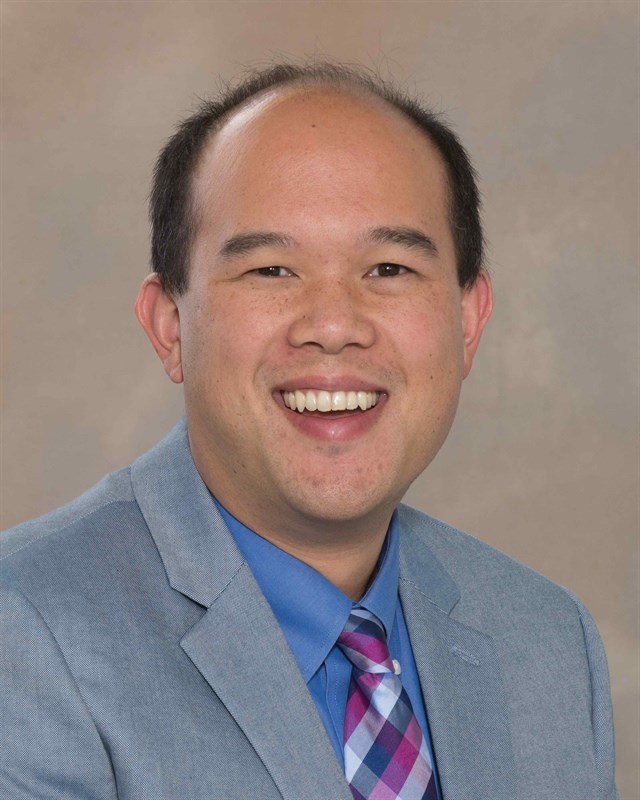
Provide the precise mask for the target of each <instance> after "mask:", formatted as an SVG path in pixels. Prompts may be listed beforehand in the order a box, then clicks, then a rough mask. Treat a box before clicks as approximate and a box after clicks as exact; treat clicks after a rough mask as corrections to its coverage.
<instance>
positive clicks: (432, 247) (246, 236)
mask: <svg viewBox="0 0 640 800" xmlns="http://www.w3.org/2000/svg"><path fill="white" fill-rule="evenodd" d="M362 238H363V241H365V242H373V243H375V244H399V245H402V246H403V247H407V248H410V249H414V250H420V251H421V252H422V253H424V254H425V255H427V256H429V257H433V256H437V255H438V248H437V247H436V243H435V242H434V241H433V239H432V238H431V237H430V236H427V235H426V234H425V233H422V232H421V231H419V230H417V229H415V228H405V227H389V226H382V227H379V228H371V230H369V231H367V232H366V233H365V234H364V236H363V237H362ZM296 244H297V242H296V240H295V239H294V238H293V237H292V236H289V235H288V234H286V233H276V232H271V231H256V232H252V233H240V234H238V235H237V236H232V237H231V238H230V239H227V240H226V241H225V242H224V243H223V244H222V247H221V248H220V251H219V254H220V256H221V257H222V258H233V257H234V256H240V255H246V254H247V253H250V252H251V251H253V250H257V249H258V248H260V247H294V246H295V245H296Z"/></svg>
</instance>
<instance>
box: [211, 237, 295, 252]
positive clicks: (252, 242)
mask: <svg viewBox="0 0 640 800" xmlns="http://www.w3.org/2000/svg"><path fill="white" fill-rule="evenodd" d="M295 244H296V241H295V239H293V237H291V236H288V235H287V234H286V233H270V232H261V231H258V232H256V233H240V234H238V235H237V236H232V237H231V238H230V239H227V240H226V241H225V242H224V243H223V245H222V247H221V248H220V256H222V258H233V257H234V256H240V255H245V254H246V253H250V252H251V251H252V250H257V249H258V248H259V247H293V245H295Z"/></svg>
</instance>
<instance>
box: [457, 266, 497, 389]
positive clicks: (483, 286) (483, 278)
mask: <svg viewBox="0 0 640 800" xmlns="http://www.w3.org/2000/svg"><path fill="white" fill-rule="evenodd" d="M492 310H493V290H492V288H491V279H490V278H489V275H488V273H487V272H486V271H485V270H482V271H481V272H480V274H479V275H478V277H477V279H476V281H475V283H474V284H473V286H471V287H470V288H469V289H465V290H464V291H463V293H462V333H463V337H464V372H463V377H464V378H466V377H467V375H468V374H469V372H471V365H472V364H473V358H474V356H475V354H476V350H477V349H478V345H479V344H480V337H481V336H482V331H483V330H484V326H485V325H486V324H487V321H488V319H489V317H490V316H491V311H492Z"/></svg>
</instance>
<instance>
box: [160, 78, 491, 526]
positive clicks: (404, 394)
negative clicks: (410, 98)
mask: <svg viewBox="0 0 640 800" xmlns="http://www.w3.org/2000/svg"><path fill="white" fill-rule="evenodd" d="M194 198H195V202H196V208H197V219H198V229H197V234H196V237H195V242H194V246H193V250H192V257H191V263H190V268H189V288H188V290H187V291H186V293H185V294H184V295H183V296H182V297H180V298H178V299H177V300H176V303H177V307H178V313H179V337H180V342H179V357H180V360H181V367H182V374H183V375H184V383H185V399H186V408H187V418H188V425H189V435H190V441H191V446H192V450H193V453H194V458H195V461H196V465H197V466H198V469H199V471H200V473H201V474H202V475H203V477H204V479H205V481H206V482H207V484H208V485H209V488H210V489H211V490H212V491H213V493H214V494H216V496H217V497H218V498H219V499H220V501H221V502H222V503H223V504H224V505H225V506H226V507H227V508H229V510H231V511H232V512H233V513H234V514H235V515H236V516H238V517H239V518H240V519H241V520H242V521H243V522H245V523H246V524H248V525H250V526H252V527H255V528H257V529H258V530H259V531H261V532H263V533H264V532H269V531H278V530H280V531H281V532H283V531H285V530H286V531H287V532H288V533H293V534H294V535H295V532H296V531H301V532H302V531H309V530H322V529H323V526H324V527H325V528H326V526H327V524H328V523H329V524H330V525H333V526H334V527H335V523H337V522H342V523H346V524H351V525H354V526H356V527H357V526H358V525H367V524H376V523H377V522H379V520H380V519H383V518H386V519H387V520H388V516H389V515H390V513H391V511H392V509H393V508H394V507H395V505H396V504H397V503H398V501H399V500H400V498H401V497H402V495H403V494H404V492H405V491H406V489H407V487H408V486H409V484H410V483H411V482H412V481H413V480H414V479H415V477H416V476H417V475H418V474H419V473H420V472H421V471H422V470H423V469H424V468H425V467H426V465H427V464H428V463H429V462H430V461H431V460H432V458H433V457H434V456H435V454H436V452H437V451H438V449H439V448H440V446H441V444H442V443H443V441H444V439H445V437H446V435H447V433H448V431H449V428H450V425H451V422H452V420H453V416H454V412H455V408H456V404H457V401H458V395H459V389H460V384H461V381H462V379H463V377H464V375H465V374H466V371H468V369H469V367H470V363H471V357H472V354H473V351H474V350H475V343H471V344H469V343H468V342H465V340H470V339H471V338H472V337H471V335H470V334H469V332H468V328H469V323H468V321H466V320H465V313H466V314H467V316H468V314H469V313H471V315H473V312H465V307H466V305H467V304H470V305H471V304H472V301H473V293H471V295H469V293H463V292H461V290H460V288H459V286H458V282H457V277H456V260H455V253H454V245H453V240H452V236H451V231H450V227H449V221H448V213H447V203H448V194H447V183H446V177H445V169H444V166H443V163H442V161H441V159H440V157H439V155H438V154H437V152H436V150H435V149H434V148H433V146H432V145H431V144H430V143H429V142H428V141H427V140H426V138H425V137H424V135H422V134H421V133H420V132H418V131H417V130H416V129H414V127H413V126H412V125H411V124H410V123H409V122H408V121H406V120H405V119H403V118H402V117H400V116H399V115H398V114H397V113H396V112H395V111H392V110H391V109H388V108H386V107H385V106H383V105H382V104H380V103H379V102H378V101H369V100H363V99H359V98H357V97H355V96H353V95H346V94H338V93H335V92H325V91H314V92H309V91H307V92H300V91H293V92H291V91H290V92H288V93H280V94H275V95H272V96H270V97H268V98H267V99H266V100H263V101H261V102H260V103H257V104H254V105H253V106H251V107H249V108H248V109H246V110H244V111H242V112H240V113H238V114H236V115H235V116H234V117H233V118H232V119H231V120H230V121H229V122H228V123H227V124H226V125H225V126H224V127H223V129H222V130H221V131H220V132H219V133H218V134H216V136H215V138H214V139H213V141H212V143H211V144H210V146H209V147H208V150H207V152H206V153H205V156H204V158H203V160H202V162H201V164H200V165H199V168H198V172H197V176H196V181H195V185H194ZM485 285H486V284H485ZM469 297H471V300H470V299H469ZM470 305H469V307H470ZM476 316H477V314H476ZM327 403H328V404H329V406H331V407H333V408H335V409H337V410H334V411H330V412H323V411H321V410H318V409H319V408H326V407H327ZM354 404H355V405H356V408H353V406H354ZM345 406H347V407H346V408H345ZM314 407H315V408H316V410H313V409H314ZM300 409H302V411H301V410H300ZM385 524H386V523H385ZM274 535H275V534H274Z"/></svg>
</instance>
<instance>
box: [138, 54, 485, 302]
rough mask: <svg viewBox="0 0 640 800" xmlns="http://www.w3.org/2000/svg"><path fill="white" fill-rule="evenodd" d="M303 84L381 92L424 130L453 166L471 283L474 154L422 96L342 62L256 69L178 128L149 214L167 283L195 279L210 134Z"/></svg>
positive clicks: (475, 246)
mask: <svg viewBox="0 0 640 800" xmlns="http://www.w3.org/2000/svg"><path fill="white" fill-rule="evenodd" d="M296 86H298V87H300V88H301V89H304V88H305V87H306V88H312V87H314V86H315V87H322V86H324V87H327V88H332V87H333V88H335V89H342V90H347V91H351V92H354V93H356V94H365V95H366V94H369V95H372V96H374V97H378V98H380V99H381V100H382V101H384V102H385V103H388V104H389V105H390V106H392V107H393V108H396V109H397V110H398V111H399V112H400V113H401V114H403V115H405V116H406V117H407V119H409V120H411V121H412V122H413V123H414V125H415V126H416V127H417V128H418V129H419V130H420V131H422V133H423V134H424V135H425V136H426V137H427V139H428V140H429V141H430V142H431V143H432V144H433V145H434V146H435V148H436V149H437V150H438V152H439V154H440V157H441V158H442V161H443V163H444V165H445V169H446V173H447V182H448V191H449V206H448V214H449V223H450V225H451V232H452V236H453V239H454V243H455V247H456V258H457V271H458V281H459V283H460V286H462V287H468V286H471V285H472V284H473V282H474V281H475V279H476V278H477V276H478V275H479V273H480V270H481V269H482V265H483V235H482V224H481V220H480V194H479V192H478V188H477V184H476V174H475V171H474V168H473V166H472V164H471V161H470V159H469V156H468V155H467V152H466V150H465V149H464V147H463V146H462V144H461V143H460V141H459V140H458V138H457V137H456V135H455V134H454V132H453V131H452V129H451V127H450V126H449V125H447V124H446V122H444V120H443V119H442V118H441V117H440V116H439V115H437V114H436V113H435V112H433V111H432V110H430V109H428V108H426V107H425V106H424V105H422V104H420V102H419V101H418V100H417V99H416V98H413V97H411V96H409V95H408V94H406V93H405V92H403V91H402V90H401V89H400V88H399V87H397V86H394V85H392V84H390V83H388V82H385V81H384V80H382V79H381V78H378V77H377V76H376V75H375V74H373V73H370V72H367V71H365V70H364V69H362V68H355V67H351V66H349V67H348V66H345V65H341V64H335V63H319V64H312V65H307V66H300V65H294V64H279V65H276V66H273V67H270V68H268V69H264V70H260V71H256V72H253V73H251V74H250V75H249V76H248V77H247V78H245V80H243V81H242V82H241V83H239V84H237V85H235V86H232V87H228V88H227V89H226V90H225V91H223V92H222V93H221V95H220V96H219V97H218V98H217V99H216V100H212V101H205V102H203V103H202V104H201V105H200V108H199V109H198V110H197V111H196V112H195V113H194V114H191V115H190V116H189V117H187V119H185V120H184V121H183V122H182V123H181V124H180V125H179V126H178V129H177V131H176V133H175V134H174V135H173V136H172V137H171V138H170V139H169V141H168V142H167V144H166V145H165V147H164V148H163V149H162V152H161V153H160V155H159V157H158V160H157V162H156V167H155V172H154V181H153V187H152V191H151V199H150V207H149V212H150V218H151V225H152V244H151V265H152V269H153V271H154V272H156V273H157V274H158V275H159V277H160V279H161V281H162V284H163V286H164V288H165V289H166V290H167V291H169V292H172V293H174V294H181V293H182V292H184V291H185V290H186V288H187V285H188V280H189V258H190V253H191V246H192V243H193V239H194V237H195V235H196V233H197V229H198V208H197V206H196V205H195V204H194V198H193V191H192V188H193V180H194V175H195V173H196V171H197V167H198V164H199V161H200V158H201V156H202V152H203V151H204V150H205V149H206V146H207V143H208V142H209V140H210V138H211V137H212V136H213V135H214V134H215V132H216V131H217V130H219V129H220V128H221V127H222V126H223V125H224V122H225V121H226V120H227V119H229V117H230V116H231V115H232V114H233V113H234V111H236V110H238V109H239V108H241V107H242V106H243V105H245V104H246V103H247V102H250V101H251V100H252V99H254V98H257V97H259V96H261V95H264V94H265V93H266V92H268V91H272V90H276V89H278V88H280V89H284V88H286V87H296ZM425 190H427V191H428V187H425Z"/></svg>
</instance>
